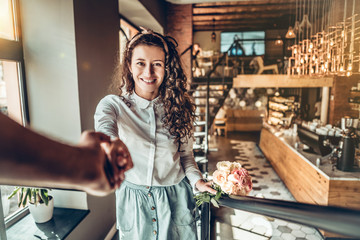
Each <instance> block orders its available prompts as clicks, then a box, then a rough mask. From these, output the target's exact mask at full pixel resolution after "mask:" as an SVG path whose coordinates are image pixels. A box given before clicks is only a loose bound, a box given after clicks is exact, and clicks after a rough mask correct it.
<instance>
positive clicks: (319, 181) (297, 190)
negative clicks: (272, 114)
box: [260, 128, 329, 205]
mask: <svg viewBox="0 0 360 240" xmlns="http://www.w3.org/2000/svg"><path fill="white" fill-rule="evenodd" d="M260 148H261V150H262V152H263V153H264V155H265V156H266V158H267V159H268V160H269V161H270V162H271V164H272V166H273V168H274V169H275V171H276V172H277V174H278V175H279V177H280V178H281V179H282V180H283V182H284V183H285V185H286V186H287V188H288V189H289V190H290V192H291V193H292V194H293V196H294V197H295V199H296V200H297V201H299V202H305V203H312V204H321V205H326V204H327V199H328V192H329V189H328V188H329V180H328V179H327V178H326V177H325V176H323V175H322V174H321V173H319V172H317V171H316V169H315V168H313V167H312V166H311V165H310V163H308V162H306V161H305V160H304V159H302V158H301V157H300V156H299V155H298V154H297V153H295V152H294V151H293V150H292V149H291V148H289V147H288V146H287V145H286V144H285V143H284V142H282V141H281V140H280V139H278V138H277V137H276V136H274V135H273V134H272V133H271V132H269V131H268V130H267V129H264V128H263V129H262V131H261V138H260Z"/></svg>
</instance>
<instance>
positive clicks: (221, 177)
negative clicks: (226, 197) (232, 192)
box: [213, 170, 227, 186]
mask: <svg viewBox="0 0 360 240" xmlns="http://www.w3.org/2000/svg"><path fill="white" fill-rule="evenodd" d="M213 181H214V183H216V184H218V185H220V186H221V185H223V183H224V182H226V181H227V173H226V172H224V171H221V170H216V171H215V172H214V173H213Z"/></svg>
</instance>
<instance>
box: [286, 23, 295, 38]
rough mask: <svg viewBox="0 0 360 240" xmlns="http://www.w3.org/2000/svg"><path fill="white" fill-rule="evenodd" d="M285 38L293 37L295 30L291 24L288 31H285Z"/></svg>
mask: <svg viewBox="0 0 360 240" xmlns="http://www.w3.org/2000/svg"><path fill="white" fill-rule="evenodd" d="M285 38H289V39H291V38H295V32H294V29H293V28H292V27H291V26H289V29H288V31H287V33H286V35H285Z"/></svg>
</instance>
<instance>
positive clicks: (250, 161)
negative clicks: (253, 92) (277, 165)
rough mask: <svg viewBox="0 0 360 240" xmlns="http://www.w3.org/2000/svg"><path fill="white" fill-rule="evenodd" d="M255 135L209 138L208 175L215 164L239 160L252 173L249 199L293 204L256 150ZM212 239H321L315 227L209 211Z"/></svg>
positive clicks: (274, 174)
mask: <svg viewBox="0 0 360 240" xmlns="http://www.w3.org/2000/svg"><path fill="white" fill-rule="evenodd" d="M258 140H259V135H258V133H230V134H229V135H228V137H227V138H225V137H221V136H220V137H212V138H211V141H210V149H214V148H217V151H213V152H210V154H209V157H208V159H209V173H210V174H211V173H212V172H213V171H214V170H215V169H216V163H217V162H218V161H225V160H227V161H238V162H240V163H241V164H242V165H243V166H244V167H245V168H246V169H247V170H248V171H249V173H250V174H251V176H252V179H253V184H254V187H253V191H252V192H251V193H250V196H256V197H264V198H269V199H281V200H288V201H295V200H294V198H293V196H292V195H291V193H290V192H289V191H288V190H287V188H286V186H285V185H284V184H283V182H282V181H281V180H280V178H279V177H278V176H277V174H276V173H275V171H274V170H273V168H272V167H271V165H270V164H269V162H268V161H267V160H266V159H265V158H264V156H263V154H262V153H261V151H260V150H259V148H258V147H257V145H256V143H257V142H258ZM211 222H212V224H211V236H212V240H232V239H242V240H257V239H259V240H262V239H271V240H278V239H285V240H302V239H309V240H320V239H323V237H322V236H321V234H320V233H319V232H318V231H317V230H316V229H314V228H310V227H307V226H302V225H298V224H295V223H291V222H286V221H283V220H280V219H274V218H269V217H265V216H261V215H257V214H252V213H249V212H244V211H239V210H234V209H230V208H219V209H216V208H213V209H212V221H211Z"/></svg>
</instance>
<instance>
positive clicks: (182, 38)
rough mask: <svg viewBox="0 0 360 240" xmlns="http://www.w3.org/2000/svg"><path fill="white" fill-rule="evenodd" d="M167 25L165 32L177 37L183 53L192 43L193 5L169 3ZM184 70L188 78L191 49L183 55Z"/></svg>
mask: <svg viewBox="0 0 360 240" xmlns="http://www.w3.org/2000/svg"><path fill="white" fill-rule="evenodd" d="M166 19H167V25H166V30H165V33H166V35H169V36H171V37H173V38H175V39H176V41H177V42H178V44H179V46H178V51H179V54H181V53H182V52H183V51H184V50H185V49H186V48H188V47H189V46H190V45H192V42H193V28H192V5H191V4H171V3H167V17H166ZM181 60H182V64H183V67H184V71H185V74H186V76H187V77H188V79H190V77H191V51H188V52H186V54H184V55H183V56H182V57H181Z"/></svg>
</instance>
